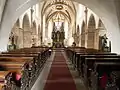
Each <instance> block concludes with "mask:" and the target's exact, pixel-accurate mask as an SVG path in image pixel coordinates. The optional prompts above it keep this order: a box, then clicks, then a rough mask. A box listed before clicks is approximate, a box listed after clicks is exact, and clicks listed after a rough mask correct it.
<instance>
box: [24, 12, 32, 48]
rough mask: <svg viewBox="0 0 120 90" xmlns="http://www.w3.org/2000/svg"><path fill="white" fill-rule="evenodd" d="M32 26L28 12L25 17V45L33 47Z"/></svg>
mask: <svg viewBox="0 0 120 90" xmlns="http://www.w3.org/2000/svg"><path fill="white" fill-rule="evenodd" d="M31 34H32V32H31V27H30V21H29V17H28V15H27V14H25V16H24V18H23V47H31V41H32V39H31Z"/></svg>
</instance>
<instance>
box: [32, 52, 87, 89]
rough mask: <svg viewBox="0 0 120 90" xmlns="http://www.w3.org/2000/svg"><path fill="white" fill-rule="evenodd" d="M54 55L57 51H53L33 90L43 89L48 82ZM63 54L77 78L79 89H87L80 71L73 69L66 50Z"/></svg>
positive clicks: (75, 78) (74, 76)
mask: <svg viewBox="0 0 120 90" xmlns="http://www.w3.org/2000/svg"><path fill="white" fill-rule="evenodd" d="M54 55H55V52H53V54H52V55H51V57H50V59H49V60H47V62H46V64H45V67H44V68H43V70H42V72H41V73H40V76H39V77H38V79H37V80H36V82H35V84H34V85H33V87H32V89H31V90H43V88H44V86H45V83H46V79H47V77H48V74H49V71H50V68H51V64H52V61H53V59H54ZM63 55H64V57H65V59H66V62H67V64H68V66H69V69H70V72H71V74H72V76H73V78H74V80H75V83H76V87H77V90H86V89H85V86H84V84H83V81H82V79H80V77H78V73H77V72H76V71H75V70H74V69H73V67H72V65H71V62H70V61H69V60H67V57H66V55H65V53H64V52H63Z"/></svg>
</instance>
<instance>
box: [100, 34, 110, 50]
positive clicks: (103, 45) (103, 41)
mask: <svg viewBox="0 0 120 90" xmlns="http://www.w3.org/2000/svg"><path fill="white" fill-rule="evenodd" d="M108 43H109V45H108ZM100 47H101V50H102V51H107V52H110V51H111V42H108V38H107V36H106V34H104V35H103V36H100Z"/></svg>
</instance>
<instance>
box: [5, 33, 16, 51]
mask: <svg viewBox="0 0 120 90" xmlns="http://www.w3.org/2000/svg"><path fill="white" fill-rule="evenodd" d="M15 41H16V40H15V35H14V33H13V32H11V35H10V37H9V44H8V47H7V49H8V51H9V50H14V49H16V44H15Z"/></svg>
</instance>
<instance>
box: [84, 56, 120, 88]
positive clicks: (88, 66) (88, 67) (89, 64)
mask: <svg viewBox="0 0 120 90" xmlns="http://www.w3.org/2000/svg"><path fill="white" fill-rule="evenodd" d="M98 62H99V63H100V62H101V63H120V58H117V57H116V58H86V59H85V63H84V64H83V71H84V72H83V74H84V75H83V76H84V80H85V83H86V84H89V86H90V83H89V82H90V81H89V77H90V73H91V71H92V70H94V64H95V63H98Z"/></svg>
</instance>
